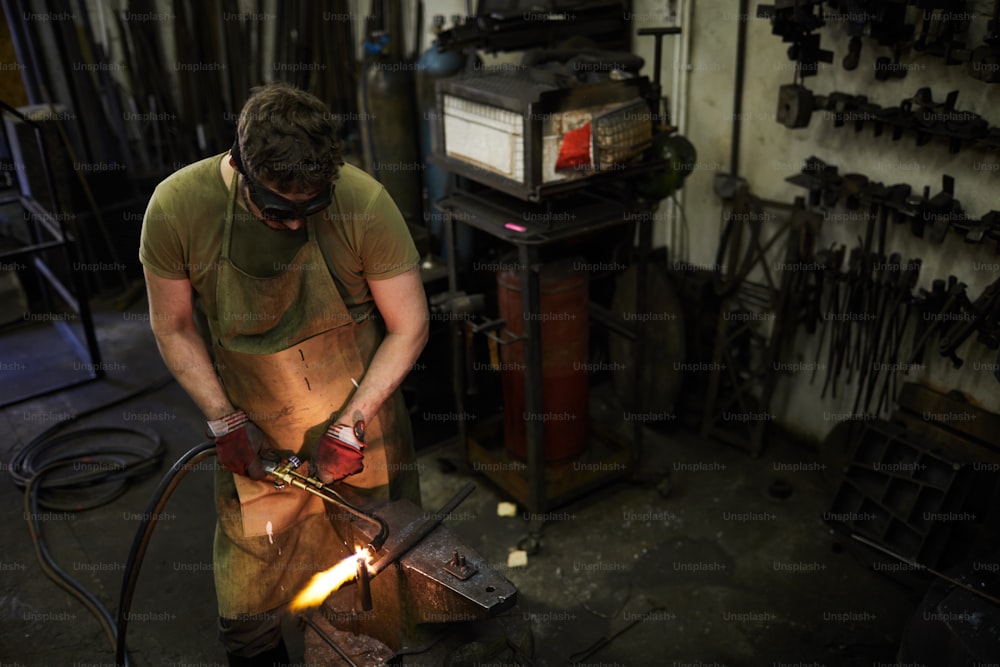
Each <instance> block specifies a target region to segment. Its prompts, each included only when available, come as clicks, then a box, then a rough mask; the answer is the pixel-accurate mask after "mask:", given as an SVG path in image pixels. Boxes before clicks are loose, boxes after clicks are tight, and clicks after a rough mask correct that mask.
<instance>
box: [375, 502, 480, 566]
mask: <svg viewBox="0 0 1000 667" xmlns="http://www.w3.org/2000/svg"><path fill="white" fill-rule="evenodd" d="M475 489H476V485H475V484H473V483H472V482H469V483H468V484H466V485H465V486H463V487H462V488H461V489H460V490H459V491H458V493H456V494H455V495H454V496H453V497H452V499H451V500H449V501H448V502H447V503H445V504H444V506H443V507H441V509H440V510H438V511H437V512H436V513H435V514H432V515H431V518H429V519H427V520H426V521H424V522H423V523H422V524H420V527H419V528H417V529H416V530H415V531H413V532H412V533H410V534H409V535H407V536H406V537H405V538H403V540H402V541H400V543H399V544H397V545H395V546H394V547H393V548H392V549H390V550H388V552H387V553H386V554H385V555H384V556H382V558H380V559H379V560H378V562H376V563H374V564H372V565H371V566H370V567H371V576H372V577H374V576H375V575H377V574H378V573H379V572H381V571H382V570H384V569H385V568H387V567H389V565H391V564H392V563H394V562H395V561H397V560H399V559H400V558H402V557H403V556H404V555H406V552H407V551H409V550H410V549H412V548H413V547H415V546H416V545H417V543H419V542H420V541H421V540H422V539H424V538H425V537H427V536H428V535H430V533H431V531H433V530H434V529H435V528H437V527H438V525H439V524H440V523H441V522H442V521H444V519H445V517H447V516H448V515H449V514H451V513H452V512H454V511H455V508H457V507H458V506H459V505H461V504H462V501H463V500H465V499H466V498H468V496H469V494H470V493H472V492H473V491H474V490H475Z"/></svg>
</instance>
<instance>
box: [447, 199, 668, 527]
mask: <svg viewBox="0 0 1000 667" xmlns="http://www.w3.org/2000/svg"><path fill="white" fill-rule="evenodd" d="M577 203H578V205H577ZM437 206H438V208H439V209H440V210H441V211H442V212H443V213H444V216H445V234H446V244H447V255H448V268H449V275H448V279H449V289H450V290H451V291H452V292H456V291H457V290H458V287H459V286H458V271H457V267H456V259H455V258H456V249H455V236H456V234H455V225H456V224H458V223H461V224H466V225H469V226H470V227H472V228H474V229H478V230H480V231H482V232H485V233H486V234H489V235H491V236H493V237H495V238H498V239H501V240H503V241H505V242H507V243H510V244H512V245H513V246H515V248H516V250H517V256H518V264H519V266H520V287H521V295H522V299H521V309H522V318H523V327H524V329H523V343H524V365H525V373H524V375H525V387H524V395H525V408H526V410H527V411H528V412H530V413H533V414H541V413H542V412H543V411H544V409H543V406H542V399H543V396H542V344H541V323H540V321H539V320H540V318H539V317H537V314H538V313H539V311H540V286H539V282H540V281H539V271H540V268H541V267H540V264H539V262H540V250H541V248H542V247H544V246H546V245H550V244H555V243H559V242H562V241H567V240H569V239H576V238H579V237H581V236H585V235H588V234H592V233H594V232H598V231H602V230H607V229H611V228H614V227H622V228H623V231H625V230H628V231H630V230H631V227H630V225H631V224H632V223H633V222H634V223H635V224H636V225H637V228H638V237H639V246H638V264H639V266H638V267H637V268H638V276H637V280H638V284H637V291H636V301H637V303H636V312H643V311H644V310H645V308H646V276H647V266H648V258H649V254H650V249H651V246H652V228H651V219H652V216H650V215H636V216H629V215H628V213H629V212H630V211H634V210H635V206H634V205H629V204H625V203H623V202H622V201H620V200H617V199H611V198H605V197H602V196H599V195H595V194H593V193H589V192H588V193H581V194H578V195H575V200H574V217H573V218H572V221H564V220H560V221H559V222H550V221H542V222H535V220H534V218H533V217H532V216H530V215H524V214H523V212H524V211H525V208H523V207H526V206H530V205H529V204H526V203H525V202H523V201H520V200H516V199H514V198H512V197H509V196H507V195H504V194H502V193H499V192H496V191H485V192H481V193H471V192H457V193H454V194H451V195H449V196H447V197H445V198H444V199H442V200H441V201H439V202H438V203H437ZM630 218H631V219H630ZM510 220H517V221H518V223H517V224H516V225H513V228H512V226H510V225H508V224H507V223H508V222H509V221H510ZM590 317H591V319H592V320H598V321H602V323H604V324H606V325H608V326H609V327H612V328H613V329H614V330H615V331H616V332H617V333H619V334H622V335H624V336H626V337H627V338H629V339H631V340H632V341H633V342H634V347H633V350H634V358H633V360H632V361H633V362H634V364H635V366H634V371H635V377H636V379H637V380H638V378H639V377H641V369H642V368H643V366H644V363H645V350H644V347H645V340H644V339H645V336H644V335H642V334H643V331H642V329H643V325H642V324H641V323H640V322H633V323H624V324H623V323H622V322H621V321H619V320H617V319H614V320H613V321H612V318H611V317H610V314H609V313H608V312H607V311H606V310H604V309H601V308H599V307H596V306H595V305H591V307H590ZM451 327H452V330H451V335H452V344H453V360H454V363H453V386H454V389H455V400H456V412H457V414H458V415H459V420H458V437H459V441H460V442H461V443H462V444H463V446H464V447H465V451H466V456H467V457H468V459H469V461H470V463H471V464H472V465H473V467H474V468H475V469H476V470H478V471H480V472H482V473H483V474H485V475H486V476H487V477H488V478H489V479H490V480H491V481H493V482H494V483H495V484H497V486H499V487H500V488H501V489H502V490H503V491H505V492H506V493H507V494H509V495H510V496H511V497H512V498H514V499H515V500H517V501H518V502H519V503H520V504H521V505H523V506H524V507H526V508H527V509H528V510H529V512H531V513H533V514H540V513H544V512H546V511H548V510H549V509H551V508H553V507H556V506H558V505H560V504H563V503H566V502H568V501H570V500H572V499H574V498H576V497H579V496H580V495H582V494H585V493H587V492H589V491H591V490H593V489H594V488H597V487H599V486H601V485H604V484H606V483H608V482H610V481H612V480H614V479H619V478H622V477H625V476H627V475H629V474H630V473H631V472H632V471H633V469H634V466H635V465H636V463H637V462H638V461H639V452H640V451H641V445H642V436H643V432H642V426H643V425H642V422H641V421H633V425H632V426H633V432H632V435H631V437H630V438H629V439H626V441H622V440H621V438H620V437H617V434H615V433H614V432H612V431H613V430H616V429H606V428H605V429H602V428H601V425H600V424H599V423H597V422H595V421H594V419H593V418H592V419H591V427H592V428H591V437H590V442H589V443H588V447H589V451H588V454H589V458H588V461H589V464H588V465H587V466H579V467H577V466H569V465H564V466H561V467H553V466H549V467H547V466H546V465H545V450H544V445H545V443H544V430H543V428H544V424H543V423H542V421H540V420H530V421H528V422H527V423H526V425H525V427H526V444H527V460H526V461H525V462H523V463H520V462H516V461H512V460H511V459H509V458H508V457H507V455H506V454H505V453H504V451H503V449H502V448H497V447H495V446H491V444H490V442H489V440H490V435H491V433H490V432H489V429H490V428H492V429H493V431H494V434H495V431H496V425H495V423H493V424H491V423H490V422H489V420H480V421H478V422H477V423H476V424H469V423H468V422H467V420H466V418H465V417H466V415H465V391H466V386H465V384H466V380H465V376H464V372H463V368H464V363H463V348H464V346H463V345H462V343H461V336H462V331H461V329H460V327H461V323H459V322H455V321H452V323H451ZM636 402H637V405H636V406H635V410H636V411H637V412H639V413H642V412H644V407H643V402H644V398H643V395H642V392H641V391H637V392H636ZM493 440H494V441H495V438H493ZM519 463H520V464H519Z"/></svg>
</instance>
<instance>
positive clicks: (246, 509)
mask: <svg viewBox="0 0 1000 667" xmlns="http://www.w3.org/2000/svg"><path fill="white" fill-rule="evenodd" d="M231 189H232V198H231V201H230V204H229V206H228V208H227V214H226V218H225V223H224V224H225V226H224V232H223V242H222V253H221V257H220V260H219V265H218V282H217V287H216V303H217V308H218V310H217V313H216V315H217V317H216V318H214V326H213V327H212V331H211V333H212V347H213V350H214V354H215V360H216V362H217V364H218V372H219V376H220V378H221V379H222V383H223V385H224V386H225V389H226V393H227V395H228V396H229V399H230V401H231V402H232V404H233V405H234V406H236V407H238V408H242V409H243V410H245V411H246V413H247V415H248V416H249V417H250V419H251V420H252V421H253V422H254V423H255V424H257V426H259V427H260V428H261V430H262V431H263V432H264V433H265V434H266V435H267V436H268V437H269V438H270V439H271V441H272V442H273V443H274V446H275V447H276V448H278V449H282V450H290V451H292V452H295V453H297V454H298V456H299V458H301V459H302V460H303V461H309V460H311V459H312V457H313V453H314V450H315V447H316V444H317V443H318V441H319V438H320V436H321V435H322V434H323V433H324V432H325V431H326V429H327V427H328V426H329V424H330V423H331V422H332V421H334V420H335V419H336V417H337V415H338V412H339V411H340V410H341V409H343V407H344V405H345V404H346V403H347V401H348V400H349V399H350V397H351V395H352V394H353V392H354V391H355V388H356V387H355V384H354V381H357V382H358V383H360V382H361V380H362V378H363V377H364V374H365V369H366V368H367V367H368V364H369V363H370V361H371V358H372V356H373V355H374V353H375V350H376V348H377V347H378V344H379V343H380V342H381V334H380V331H379V327H378V326H377V325H376V323H375V322H374V321H373V320H372V319H371V318H365V319H364V320H362V321H360V322H356V321H355V320H354V319H353V318H352V316H351V314H350V312H349V310H348V308H347V306H346V305H345V303H344V300H343V299H342V298H341V296H340V292H339V291H338V290H337V286H336V284H335V282H334V279H333V276H332V275H331V273H330V271H329V269H328V268H327V264H326V261H325V258H324V256H323V253H322V250H321V249H320V246H319V243H318V242H317V240H316V225H315V224H314V222H310V221H307V222H306V228H307V232H308V240H307V242H306V243H305V244H304V245H303V246H302V247H301V248H300V249H299V251H298V253H297V254H296V256H295V258H294V259H293V260H292V262H291V263H289V264H288V265H287V266H286V267H285V270H283V271H281V272H280V273H278V274H276V275H274V276H271V277H267V278H258V277H254V276H251V275H249V274H247V273H245V272H244V271H242V270H240V269H239V268H238V267H237V266H236V265H235V264H234V263H233V261H232V259H231V258H230V249H231V245H232V243H231V241H232V233H233V218H234V216H235V215H236V214H237V205H236V193H237V190H238V188H237V187H236V178H235V177H234V179H233V183H232V185H231ZM247 215H249V214H247ZM352 380H353V381H352ZM366 422H367V428H366V434H365V441H366V447H365V452H364V470H363V471H362V472H360V473H358V474H357V475H352V476H351V477H348V478H347V479H345V480H344V483H347V484H348V485H350V486H351V487H353V489H352V490H354V491H357V492H359V493H362V494H364V495H369V496H373V497H396V495H397V494H395V493H393V492H392V490H391V488H390V486H391V487H393V488H396V487H399V486H401V485H400V484H399V483H398V480H397V479H396V478H398V477H399V476H400V473H402V474H403V475H404V476H407V477H409V478H410V479H411V480H415V477H416V475H415V473H416V471H415V469H414V465H415V464H413V463H412V462H413V461H414V460H415V456H414V450H413V442H412V434H411V432H410V422H409V417H408V415H407V413H406V407H405V404H404V402H403V399H402V396H401V394H400V392H398V391H396V392H394V394H393V396H391V397H390V398H389V400H387V401H386V402H385V404H384V405H383V406H382V408H381V409H380V410H379V412H378V414H376V415H371V416H369V415H366ZM410 471H412V474H409V473H410ZM402 487H403V488H404V489H406V490H404V491H403V495H409V496H411V499H412V495H413V489H414V488H416V495H417V498H416V502H418V503H419V486H415V485H414V484H412V483H408V484H404V485H402ZM215 496H216V510H217V512H218V518H219V521H218V524H217V526H216V531H215V543H214V553H215V568H214V573H215V587H216V593H217V596H218V602H219V615H220V616H222V617H224V618H239V617H242V616H245V615H248V614H258V613H261V612H264V611H268V610H272V609H276V608H278V607H280V606H282V605H284V604H285V603H287V602H288V601H290V600H291V599H292V598H293V597H294V596H295V594H296V593H298V591H299V590H301V589H302V588H303V587H304V586H305V584H306V583H307V582H308V580H309V578H310V577H311V576H312V575H313V574H314V573H315V572H316V571H319V570H323V569H326V568H329V567H332V566H333V564H335V563H336V562H337V561H339V560H340V559H342V558H344V557H346V556H347V555H349V554H350V553H353V552H354V545H348V544H346V543H345V540H344V539H342V538H340V537H338V535H348V534H349V531H345V528H344V526H343V525H341V526H339V527H338V526H337V525H336V524H337V522H338V521H339V522H340V523H342V524H343V523H345V522H346V516H343V515H344V513H343V512H340V513H337V512H336V511H335V510H334V511H328V508H327V507H326V505H325V503H324V502H323V501H322V500H320V499H319V498H318V497H316V496H314V495H312V494H310V493H307V492H304V491H302V490H301V489H296V488H294V487H292V486H288V487H286V488H284V489H276V488H275V487H274V485H273V484H272V483H271V482H268V481H263V482H258V481H254V480H251V479H249V478H247V477H243V476H241V475H234V474H233V473H231V472H229V471H228V470H226V469H224V468H221V467H220V468H219V469H218V471H217V473H216V477H215Z"/></svg>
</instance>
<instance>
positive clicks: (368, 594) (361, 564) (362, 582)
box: [357, 557, 372, 611]
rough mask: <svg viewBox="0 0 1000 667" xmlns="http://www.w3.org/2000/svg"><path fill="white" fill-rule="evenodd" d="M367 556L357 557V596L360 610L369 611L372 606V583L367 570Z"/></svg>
mask: <svg viewBox="0 0 1000 667" xmlns="http://www.w3.org/2000/svg"><path fill="white" fill-rule="evenodd" d="M367 560H368V559H367V557H359V558H358V573H357V579H358V598H360V602H361V610H362V611H371V608H372V585H371V575H370V574H369V572H368V563H366V562H365V561H367Z"/></svg>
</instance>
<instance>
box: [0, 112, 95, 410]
mask: <svg viewBox="0 0 1000 667" xmlns="http://www.w3.org/2000/svg"><path fill="white" fill-rule="evenodd" d="M0 109H2V110H3V111H5V112H7V113H9V114H11V115H13V116H14V117H15V118H17V119H18V120H19V121H21V122H23V123H25V124H27V125H29V126H30V127H31V128H32V130H33V131H34V134H35V138H36V140H37V142H38V149H39V153H40V156H41V161H42V169H43V171H44V173H45V179H46V186H47V188H48V193H49V197H50V201H51V202H52V208H54V209H56V210H55V211H49V210H47V209H46V208H45V207H44V206H42V204H40V203H39V202H38V201H37V200H36V199H35V198H34V197H31V196H30V195H25V194H24V193H23V192H21V191H20V190H19V193H18V196H17V197H16V201H18V203H20V205H21V206H22V207H23V208H24V211H25V212H26V213H27V214H28V215H27V216H26V220H27V231H28V235H29V238H30V240H31V242H30V243H29V244H28V245H26V246H24V247H21V248H16V249H14V250H8V251H4V252H0V262H5V261H10V260H14V259H19V258H24V257H27V258H30V263H28V264H26V265H27V266H31V268H33V269H34V271H35V273H36V275H37V276H38V277H39V278H40V280H39V281H38V284H39V287H40V290H41V293H42V294H43V296H44V298H45V300H46V302H47V304H49V305H50V306H51V304H52V294H51V292H50V289H51V290H53V291H55V292H56V293H57V294H58V295H59V297H60V298H61V299H62V300H63V302H65V304H66V305H67V307H68V308H69V310H71V311H72V312H73V313H75V314H76V316H77V317H79V319H80V323H81V325H82V327H83V338H82V339H81V338H80V337H79V336H78V334H77V332H76V331H74V329H73V327H71V326H70V325H69V324H68V323H67V322H66V321H64V320H53V321H52V324H53V325H54V326H55V327H56V328H57V329H58V330H59V332H60V334H61V335H62V337H63V339H64V340H66V341H67V342H68V343H69V344H70V346H71V347H72V348H73V350H74V352H75V353H76V354H77V356H78V357H80V358H84V359H89V361H88V362H87V363H86V364H85V365H84V367H83V369H82V371H84V372H83V373H82V377H81V374H79V373H78V374H76V377H73V378H70V379H69V380H65V381H57V382H55V383H48V384H43V385H42V387H41V388H36V389H28V390H26V391H25V392H24V393H21V394H18V395H17V396H15V397H14V398H12V399H10V400H7V401H6V402H4V403H0V407H5V406H7V405H12V404H14V403H20V402H22V401H26V400H29V399H32V398H37V397H39V396H45V395H47V394H50V393H53V392H55V391H59V390H61V389H66V388H69V387H74V386H77V385H80V384H84V383H86V382H90V381H92V380H96V379H98V378H100V377H102V375H103V370H102V365H101V351H100V348H99V346H98V343H97V334H96V332H95V330H94V321H93V316H92V314H91V311H90V303H89V301H88V298H89V295H88V292H87V285H86V281H85V280H84V276H83V275H82V271H81V270H80V267H79V264H80V263H79V262H78V261H77V262H75V263H74V260H78V259H79V257H80V251H79V246H78V245H77V241H76V238H75V237H74V236H73V235H72V234H71V233H69V232H68V231H67V229H66V225H65V219H66V215H64V214H61V212H60V209H61V206H60V204H59V200H58V193H57V191H56V183H55V176H54V175H53V173H52V167H51V165H50V164H49V157H48V156H49V153H48V149H47V145H46V141H45V133H44V131H43V128H42V127H41V126H40V125H39V124H38V123H36V122H35V121H33V120H31V119H30V118H28V117H27V116H25V115H24V114H22V113H21V112H20V111H18V110H17V109H16V108H14V107H12V106H10V105H9V104H7V103H6V102H4V101H2V100H0ZM0 125H3V140H4V143H5V145H6V146H7V148H8V151H10V148H11V145H12V144H11V141H10V137H9V135H8V133H7V128H6V125H5V124H2V123H0ZM10 152H11V155H13V152H12V151H10ZM47 253H61V254H62V259H63V260H64V262H65V266H66V269H67V271H68V275H69V278H70V286H69V287H67V286H66V285H64V284H63V282H62V281H61V280H60V279H59V277H58V276H57V275H56V272H55V271H53V269H52V268H51V267H49V265H48V263H47V262H46V258H45V254H47Z"/></svg>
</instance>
